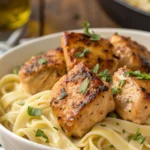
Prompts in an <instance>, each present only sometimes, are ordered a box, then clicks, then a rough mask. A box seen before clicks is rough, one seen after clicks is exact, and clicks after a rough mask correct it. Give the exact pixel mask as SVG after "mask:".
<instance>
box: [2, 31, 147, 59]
mask: <svg viewBox="0 0 150 150" xmlns="http://www.w3.org/2000/svg"><path fill="white" fill-rule="evenodd" d="M90 30H93V31H95V32H98V33H100V32H114V33H116V32H124V33H125V32H129V31H130V33H133V34H141V35H143V36H149V35H150V31H143V30H136V29H128V28H90ZM64 32H81V33H83V29H75V30H66V31H61V32H57V33H52V34H49V35H45V36H42V37H37V38H35V39H31V40H29V41H27V42H25V43H22V44H20V45H18V46H15V47H13V48H10V49H9V50H8V51H6V52H5V53H4V54H2V55H0V60H1V59H3V58H4V57H5V56H6V55H8V54H9V53H12V52H13V51H16V50H17V49H20V48H22V47H24V46H26V45H30V44H31V43H36V42H39V41H43V40H45V39H49V38H55V37H57V36H61V35H63V33H64Z"/></svg>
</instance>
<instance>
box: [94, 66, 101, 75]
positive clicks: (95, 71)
mask: <svg viewBox="0 0 150 150" xmlns="http://www.w3.org/2000/svg"><path fill="white" fill-rule="evenodd" d="M99 68H100V66H99V64H96V65H95V67H94V68H93V72H94V73H95V74H97V73H98V71H99Z"/></svg>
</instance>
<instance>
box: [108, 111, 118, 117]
mask: <svg viewBox="0 0 150 150" xmlns="http://www.w3.org/2000/svg"><path fill="white" fill-rule="evenodd" d="M109 117H111V118H117V114H115V113H113V112H112V113H110V114H109Z"/></svg>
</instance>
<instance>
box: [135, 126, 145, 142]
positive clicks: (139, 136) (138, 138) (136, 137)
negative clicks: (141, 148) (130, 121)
mask: <svg viewBox="0 0 150 150" xmlns="http://www.w3.org/2000/svg"><path fill="white" fill-rule="evenodd" d="M133 140H135V141H139V143H140V144H143V143H144V141H145V140H146V137H143V136H142V134H141V133H140V129H139V128H138V131H137V132H136V134H135V135H134V136H133Z"/></svg>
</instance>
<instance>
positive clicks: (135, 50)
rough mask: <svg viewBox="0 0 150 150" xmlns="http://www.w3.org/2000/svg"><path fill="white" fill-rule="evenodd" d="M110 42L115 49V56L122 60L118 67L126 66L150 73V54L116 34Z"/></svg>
mask: <svg viewBox="0 0 150 150" xmlns="http://www.w3.org/2000/svg"><path fill="white" fill-rule="evenodd" d="M110 42H111V43H112V44H113V45H114V47H115V55H116V56H118V57H119V58H120V60H119V65H118V67H124V66H125V65H126V66H127V67H128V68H130V69H132V70H137V69H138V70H141V71H143V72H149V71H150V52H148V50H147V49H146V48H145V47H144V46H142V45H139V44H138V43H136V42H134V41H132V40H131V39H130V38H127V37H123V36H120V35H118V34H114V35H113V36H112V37H111V39H110Z"/></svg>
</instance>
